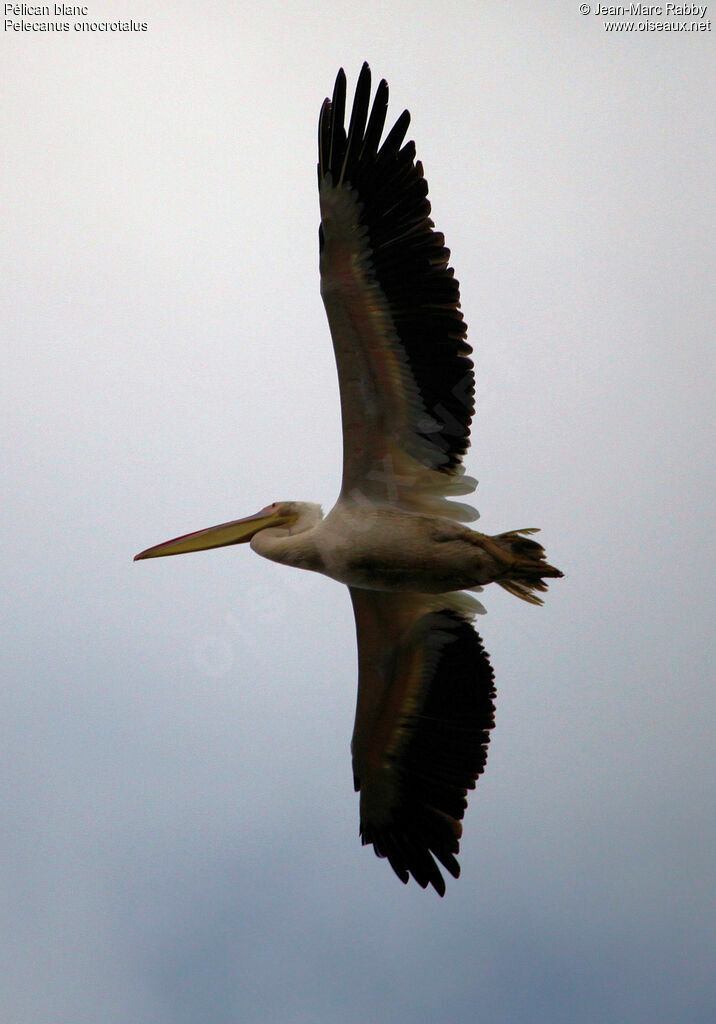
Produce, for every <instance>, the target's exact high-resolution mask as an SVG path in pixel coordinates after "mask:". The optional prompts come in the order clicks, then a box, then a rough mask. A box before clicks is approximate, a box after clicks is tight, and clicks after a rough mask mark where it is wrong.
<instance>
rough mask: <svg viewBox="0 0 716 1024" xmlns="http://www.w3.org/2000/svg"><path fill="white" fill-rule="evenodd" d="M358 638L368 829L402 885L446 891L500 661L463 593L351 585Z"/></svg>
mask: <svg viewBox="0 0 716 1024" xmlns="http://www.w3.org/2000/svg"><path fill="white" fill-rule="evenodd" d="M349 589H350V594H351V599H352V601H353V610H354V614H355V620H356V632H357V635H358V669H359V680H358V704H357V709H356V721H355V729H354V733H353V742H352V752H353V773H354V779H355V787H356V789H357V790H360V794H361V799H360V831H361V838H362V840H363V843H364V844H367V843H372V844H373V847H374V849H375V852H376V853H377V854H378V856H379V857H387V858H388V860H389V861H390V864H391V866H392V867H393V870H394V871H395V873H396V874H397V876H398V877H399V878H400V879H401V881H403V882H407V881H408V878H409V876H410V875H412V876H413V878H415V880H416V881H417V882H418V883H419V885H421V886H422V887H423V888H424V887H425V886H426V885H428V884H430V885H432V886H433V887H434V888H435V889H436V890H437V892H438V893H439V894H440V895H441V896H442V895H443V893H444V892H445V882H444V879H443V877H442V875H441V873H440V869H439V867H438V865H437V864H436V862H435V859H434V858H437V860H438V861H439V862H440V863H441V864H442V865H443V867H444V868H446V869H447V871H449V872H450V874H451V875H453V877H455V878H457V877H458V875H459V873H460V867H459V865H458V862H457V860H456V854H457V853H458V850H459V840H460V836H461V834H462V825H461V820H462V817H463V814H464V812H465V808H466V806H467V791H468V790H469V789H473V788H474V786H475V780H476V779H477V777H478V775H480V774H481V772H482V770H483V768H484V767H485V761H486V759H487V744H488V741H489V736H490V729H492V727H493V724H494V704H493V698H494V696H495V690H494V686H493V673H492V667H491V666H490V662H489V659H488V656H487V654H486V653H485V651H484V649H483V647H482V642H481V640H480V637H479V636H478V635H477V633H476V632H475V631H474V629H473V628H472V625H471V624H470V621H469V618H470V606H469V602H470V598H469V597H467V596H466V595H461V594H439V595H423V594H402V593H389V592H382V591H374V590H359V589H357V588H355V587H351V588H349Z"/></svg>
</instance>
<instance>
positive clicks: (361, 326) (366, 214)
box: [318, 64, 477, 520]
mask: <svg viewBox="0 0 716 1024" xmlns="http://www.w3.org/2000/svg"><path fill="white" fill-rule="evenodd" d="M370 93H371V76H370V70H369V68H368V65H367V64H364V65H363V69H362V71H361V73H360V76H359V78H358V85H357V87H356V93H355V99H354V102H353V110H352V113H351V116H350V123H349V126H348V130H347V132H346V129H345V127H344V117H345V104H346V78H345V75H344V73H343V70H341V71H340V72H339V73H338V77H337V78H336V84H335V89H334V91H333V98H332V99H331V100H326V101H325V103H324V105H323V109H322V110H321V118H320V124H319V141H318V152H319V159H318V182H319V192H320V201H321V229H320V246H321V294H322V296H323V302H324V304H325V307H326V313H327V315H328V321H329V324H330V328H331V336H332V338H333V348H334V352H335V356H336V364H337V367H338V380H339V385H340V392H341V416H342V422H343V484H342V490H341V498H342V499H343V500H344V501H350V500H357V501H360V500H361V499H367V500H368V501H370V502H372V503H374V504H375V503H384V504H385V503H387V504H390V505H393V506H396V507H400V508H403V509H405V510H406V511H414V512H428V513H433V514H438V515H448V516H452V517H453V518H456V519H467V520H469V519H475V518H477V514H476V513H475V512H474V510H473V509H471V508H470V507H469V506H466V505H460V504H458V503H456V502H452V501H450V500H447V499H449V498H451V497H452V496H453V495H456V494H468V493H470V491H472V490H473V489H474V486H475V481H474V480H472V479H470V478H468V477H465V476H464V473H463V467H462V464H461V463H462V457H463V455H464V454H465V451H466V450H467V447H468V445H469V443H470V441H469V434H470V422H471V420H472V414H473V410H474V400H473V396H474V377H473V368H472V362H471V360H470V358H469V355H470V352H471V349H470V347H469V345H468V344H467V342H466V340H465V337H466V333H467V328H466V325H465V322H464V320H463V316H462V313H461V312H460V308H459V307H460V292H459V287H458V283H457V281H456V280H455V276H454V274H453V271H452V268H451V267H450V266H449V264H448V261H449V257H450V251H449V249H447V248H446V247H445V239H444V237H443V235H442V234H440V233H439V232H437V231H435V227H434V224H433V221H432V220H431V219H430V203H429V201H428V199H427V192H428V186H427V182H426V181H425V178H424V176H423V168H422V165H421V163H420V161H416V159H415V144H414V143H413V142H407V143H405V144H404V137H405V133H406V131H407V128H408V124H409V123H410V115H409V114H408V112H407V110H406V111H403V113H402V114H401V115H400V117H399V118H398V119H397V121H396V123H395V125H394V126H393V128H392V129H391V130H390V131H389V132H388V133H387V134H386V137H385V139H384V140H383V141H382V142H381V137H382V134H383V128H384V125H385V119H386V115H387V109H388V86H387V84H386V82H385V81H381V82H380V84H379V85H378V88H377V90H376V93H375V97H374V99H373V104H372V107H371V106H370Z"/></svg>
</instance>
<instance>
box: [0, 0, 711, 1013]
mask: <svg viewBox="0 0 716 1024" xmlns="http://www.w3.org/2000/svg"><path fill="white" fill-rule="evenodd" d="M712 14H716V10H715V11H714V12H712V11H708V12H707V13H706V15H705V16H704V18H703V19H701V20H704V21H708V19H709V17H711V15H712ZM117 19H120V20H122V21H128V20H134V21H135V23H136V22H142V21H146V23H147V30H146V31H128V32H123V33H117V32H114V33H106V32H105V33H100V32H97V31H94V32H86V31H85V32H79V31H77V30H75V29H74V21H77V20H85V21H88V22H89V21H112V20H117ZM11 20H15V21H17V20H21V21H22V20H25V21H31V20H35V21H38V20H41V19H38V17H36V16H35V17H34V19H33V18H29V17H25V18H22V17H19V18H18V17H15V18H12V17H11ZM44 20H52V19H44ZM69 20H70V31H69V32H67V33H53V34H48V33H40V32H32V31H30V32H22V31H20V32H17V31H15V30H14V29H12V28H10V29H6V30H5V31H3V33H2V36H1V37H0V50H1V51H2V52H1V54H0V58H1V60H0V63H1V64H2V71H1V72H0V74H1V76H2V97H3V98H2V104H0V120H1V123H2V129H1V130H2V153H3V158H2V161H1V164H2V169H0V179H1V180H0V204H1V206H2V212H1V215H0V234H1V235H2V246H1V248H0V261H1V266H2V287H1V288H0V316H1V322H0V330H1V334H2V350H3V370H2V374H1V375H0V388H1V391H2V394H1V395H0V408H1V409H2V412H1V415H2V419H3V426H4V429H3V432H2V433H3V437H4V454H3V468H4V477H5V501H4V502H3V511H2V526H3V528H2V565H3V568H2V584H3V585H2V605H3V608H2V627H1V628H2V631H3V636H2V638H0V660H1V663H2V690H1V692H0V730H2V733H3V738H2V741H1V743H0V751H1V753H0V757H1V758H2V771H1V772H0V787H1V793H2V807H1V808H0V820H1V821H2V828H1V830H0V858H1V862H0V885H1V886H2V894H3V899H2V914H3V920H2V933H3V942H2V947H3V951H2V960H3V964H2V970H3V977H2V978H0V987H1V989H2V992H3V1004H4V1007H5V1010H4V1011H3V1012H4V1019H5V1020H7V1021H8V1022H12V1024H100V1022H101V1024H203V1022H211V1024H230V1022H231V1024H233V1022H247V1024H254V1022H256V1024H275V1022H277V1021H280V1022H282V1024H284V1022H285V1024H335V1022H340V1024H344V1022H345V1024H358V1022H361V1024H362V1022H364V1021H374V1022H380V1024H393V1022H399V1024H403V1022H406V1024H407V1022H410V1024H435V1022H442V1021H446V1022H448V1021H449V1022H453V1024H472V1022H474V1021H479V1022H483V1021H484V1022H485V1024H592V1022H594V1024H597V1022H601V1024H606V1022H609V1024H611V1022H613V1021H616V1022H621V1021H625V1022H627V1021H628V1022H636V1024H655V1022H656V1024H706V1022H709V1024H710V1022H711V1021H712V1020H713V1019H714V1013H715V1012H716V1011H715V1006H714V1003H715V999H714V983H713V980H712V976H711V973H710V964H709V952H710V949H712V948H713V947H712V944H713V937H714V936H713V918H712V917H710V916H709V909H708V905H709V885H708V883H709V880H710V879H711V878H712V871H711V866H712V860H711V857H712V848H713V839H714V835H713V817H712V808H713V796H714V794H713V787H712V782H711V780H712V778H713V758H712V737H711V733H712V718H713V716H712V711H711V709H712V702H711V697H710V693H711V691H710V687H709V685H708V684H709V680H708V676H709V671H710V670H711V671H712V660H711V659H710V655H709V641H710V632H711V629H712V621H713V605H712V603H711V593H712V591H713V579H712V577H713V557H714V552H713V543H712V531H713V520H712V519H711V521H710V520H709V510H710V506H711V498H712V492H711V490H710V488H711V487H712V484H711V479H712V478H711V476H710V472H709V470H710V467H709V465H708V455H709V447H710V437H711V428H710V423H709V414H710V404H711V402H712V394H713V376H711V378H709V374H710V372H711V371H712V368H713V367H712V346H713V340H712V335H711V328H712V321H713V308H712V306H713V276H714V275H713V270H714V268H713V263H712V261H711V259H712V253H711V244H712V239H713V219H712V214H711V209H712V206H711V203H712V198H713V170H714V154H713V133H712V132H711V131H710V128H711V127H712V126H711V125H710V121H711V117H712V112H713V100H714V95H713V94H714V88H713V86H714V81H713V58H714V38H715V35H716V31H715V32H711V31H704V32H696V31H693V32H689V33H686V32H676V31H659V30H653V31H646V30H640V29H639V27H638V25H639V21H640V19H638V18H626V19H621V21H627V22H629V21H631V22H633V23H634V24H635V25H636V26H637V27H636V29H635V30H633V31H631V32H629V31H620V32H608V31H607V30H606V29H605V22H607V21H609V22H614V23H616V22H617V21H619V20H620V19H618V18H616V17H611V18H609V17H600V16H597V15H595V14H581V13H580V8H579V3H578V2H577V0H569V2H567V0H548V2H547V0H541V2H539V0H531V2H529V3H528V2H526V0H524V2H513V3H509V4H508V3H504V2H500V0H481V2H477V0H469V2H468V0H461V2H444V3H439V4H438V3H434V2H430V3H427V2H421V0H418V2H416V0H412V2H410V3H407V2H405V3H392V4H391V3H385V2H382V3H377V2H368V3H362V4H357V3H355V2H350V3H348V2H344V0H334V2H332V3H330V4H328V3H326V4H323V3H310V2H309V3H306V2H303V3H293V2H290V0H283V2H282V3H273V2H268V0H265V2H264V3H262V4H248V3H239V4H236V3H229V2H226V3H221V2H218V3H215V4H204V5H201V4H196V3H182V2H172V3H164V2H154V3H148V2H146V0H144V2H143V0H118V2H110V0H94V2H91V3H90V5H89V12H88V17H87V18H85V19H72V18H71V19H69ZM652 20H653V21H655V22H663V23H666V22H667V21H668V22H669V23H670V24H673V23H676V22H677V21H678V20H679V19H678V18H676V17H675V16H669V17H667V16H666V14H664V15H663V16H661V17H657V18H655V19H652ZM682 20H683V19H682ZM686 20H688V21H690V20H691V19H686ZM363 60H368V61H369V62H370V64H371V67H372V69H373V73H374V76H375V80H376V81H377V79H378V78H380V77H383V76H384V77H386V78H387V79H388V81H389V84H390V89H391V108H390V110H391V116H392V118H395V117H397V115H398V114H399V113H400V112H401V110H402V109H403V108H404V107H408V108H409V109H410V111H411V113H412V115H413V122H412V125H411V129H410V137H412V138H414V139H415V142H416V145H417V148H418V154H419V156H420V158H421V159H422V161H423V163H424V166H425V170H426V175H427V178H428V181H429V183H430V190H431V192H430V196H431V200H432V202H433V215H434V218H435V220H436V223H437V226H438V228H439V229H440V230H442V231H444V232H445V234H446V236H447V241H448V244H449V245H450V247H451V249H452V253H453V263H454V266H455V268H456V273H457V276H458V278H459V280H460V282H461V286H462V298H463V309H464V312H465V316H466V319H467V321H468V324H469V327H470V334H469V340H470V341H471V343H472V345H473V346H474V349H475V360H476V369H477V375H478V414H477V417H476V421H475V424H474V431H473V438H474V441H473V447H472V449H471V451H470V453H469V454H468V457H467V460H466V467H467V470H468V472H470V473H473V474H474V475H475V476H477V477H478V478H479V479H480V486H479V489H478V492H477V504H478V506H479V508H480V510H481V513H482V520H481V526H482V528H483V529H484V530H485V531H486V532H493V533H496V532H499V531H502V530H507V529H514V528H519V527H528V526H541V527H542V529H543V533H542V539H543V541H544V543H545V546H546V548H547V551H548V554H549V557H550V560H551V561H553V562H554V563H555V564H556V565H558V566H560V567H561V568H562V569H563V570H564V571H565V573H566V578H565V579H564V580H562V581H559V582H558V583H556V584H554V585H553V586H552V587H551V589H550V592H549V595H548V596H547V600H546V602H545V606H544V608H541V609H539V608H533V607H530V606H528V605H526V604H524V603H522V602H519V601H516V600H515V599H514V598H511V597H510V596H509V595H507V594H505V593H503V592H501V591H499V592H498V590H497V588H495V589H494V590H493V589H488V590H487V591H486V592H485V594H484V595H483V601H484V604H485V605H486V607H487V611H488V614H487V616H485V617H483V618H481V619H480V620H479V623H478V628H479V629H480V632H481V634H482V636H483V638H484V642H485V646H486V648H487V650H488V651H489V652H490V654H491V657H492V661H493V665H494V668H495V675H496V683H497V688H498V704H497V726H496V729H495V731H494V733H493V739H492V743H491V746H490V754H489V760H488V765H487V771H486V774H485V776H484V777H483V778H482V780H481V781H480V783H479V786H478V788H477V790H476V792H475V794H474V795H473V797H472V799H471V803H470V807H469V810H468V813H467V817H466V822H465V837H464V841H463V844H462V856H461V863H462V869H463V873H462V877H461V878H460V879H459V881H457V882H454V881H453V882H449V884H448V892H447V895H446V897H445V899H444V900H439V899H438V898H437V897H436V896H435V894H434V893H433V892H424V891H422V890H420V889H419V888H418V887H417V885H415V884H414V883H411V884H410V885H409V886H408V887H405V888H404V887H403V886H402V885H401V884H400V882H399V881H398V880H397V879H396V878H395V877H394V876H393V874H392V872H391V871H390V869H389V867H388V865H387V864H386V863H385V862H381V861H378V860H377V859H376V858H375V856H374V855H373V853H372V850H370V849H362V848H361V846H360V843H359V839H358V803H357V798H356V796H355V795H354V793H353V791H352V780H351V768H350V756H349V741H350V733H351V728H352V718H353V708H354V700H355V685H356V654H355V638H354V632H353V622H352V615H351V610H350V603H349V599H348V594H347V592H346V591H345V590H344V589H343V588H341V587H340V586H339V585H338V584H336V583H333V582H331V581H330V580H325V579H322V578H320V577H318V576H314V575H312V574H301V573H299V572H297V571H294V570H289V569H285V568H283V567H281V566H277V565H273V564H271V563H268V562H265V561H263V560H261V559H259V558H257V557H256V556H255V555H253V554H252V553H251V552H250V551H249V550H247V549H245V548H230V549H225V550H223V551H209V552H205V553H201V554H195V555H191V556H187V557H185V558H171V559H166V560H159V561H151V562H142V563H139V564H136V565H135V564H133V563H132V556H133V555H134V554H135V553H136V552H137V551H139V550H141V549H142V548H144V547H147V546H148V545H150V544H153V543H156V542H158V541H160V540H164V539H166V538H168V537H170V536H175V535H176V534H180V533H183V532H186V531H188V530H192V529H199V528H201V527H205V526H209V525H212V524H214V523H217V522H221V521H223V520H226V519H231V518H237V517H239V516H242V515H246V514H249V513H251V512H254V511H256V509H258V508H260V507H262V506H263V505H265V504H267V503H268V502H270V501H273V500H276V499H280V498H296V499H304V500H311V501H320V502H322V503H323V504H324V506H326V507H330V505H331V504H332V502H333V500H334V499H335V496H336V494H337V490H338V482H339V479H340V421H339V408H338V391H337V382H336V378H335V369H334V364H333V355H332V351H331V346H330V339H329V335H328V329H327V326H326V323H325V318H324V315H323V309H322V306H321V302H320V297H319V292H318V272H317V218H318V204H317V197H316V187H315V186H316V183H315V162H316V152H315V139H316V123H317V117H318V111H319V108H320V104H321V102H322V100H323V98H324V96H326V95H327V94H328V93H330V91H331V89H332V86H333V80H334V78H335V74H336V71H337V69H338V67H339V66H341V65H342V66H344V67H345V69H346V72H347V75H348V80H349V90H350V92H351V94H352V89H353V87H354V84H355V80H356V76H357V73H358V71H359V69H360V65H361V63H362V61H363Z"/></svg>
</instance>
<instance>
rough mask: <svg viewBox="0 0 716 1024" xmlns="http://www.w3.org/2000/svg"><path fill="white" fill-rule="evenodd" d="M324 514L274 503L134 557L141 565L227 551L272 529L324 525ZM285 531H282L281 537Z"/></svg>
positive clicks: (296, 529) (311, 506)
mask: <svg viewBox="0 0 716 1024" xmlns="http://www.w3.org/2000/svg"><path fill="white" fill-rule="evenodd" d="M321 518H322V512H321V507H320V505H314V504H311V503H309V502H302V501H274V502H273V504H271V505H267V506H266V508H262V509H261V511H260V512H255V513H254V514H253V515H251V516H246V518H245V519H234V520H233V521H232V522H230V523H220V524H219V525H218V526H209V527H208V528H207V529H206V530H197V531H196V533H185V534H184V535H183V536H181V537H174V538H173V540H166V541H164V542H163V543H162V544H155V546H154V547H151V548H147V549H146V550H145V551H140V552H139V554H138V555H135V556H134V561H135V562H138V561H140V560H141V559H142V558H161V557H163V556H164V555H183V554H185V553H186V552H187V551H205V550H206V549H207V548H223V547H227V546H229V545H230V544H244V543H246V542H247V541H250V540H251V539H252V537H254V536H256V534H257V533H259V532H260V531H261V530H265V529H267V528H268V527H274V528H275V527H279V528H280V527H287V528H288V529H286V531H285V533H286V534H288V533H289V532H302V531H303V530H306V529H310V528H311V527H313V526H315V525H316V524H317V523H318V522H320V520H321ZM283 532H284V531H283V530H282V531H281V533H283Z"/></svg>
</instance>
